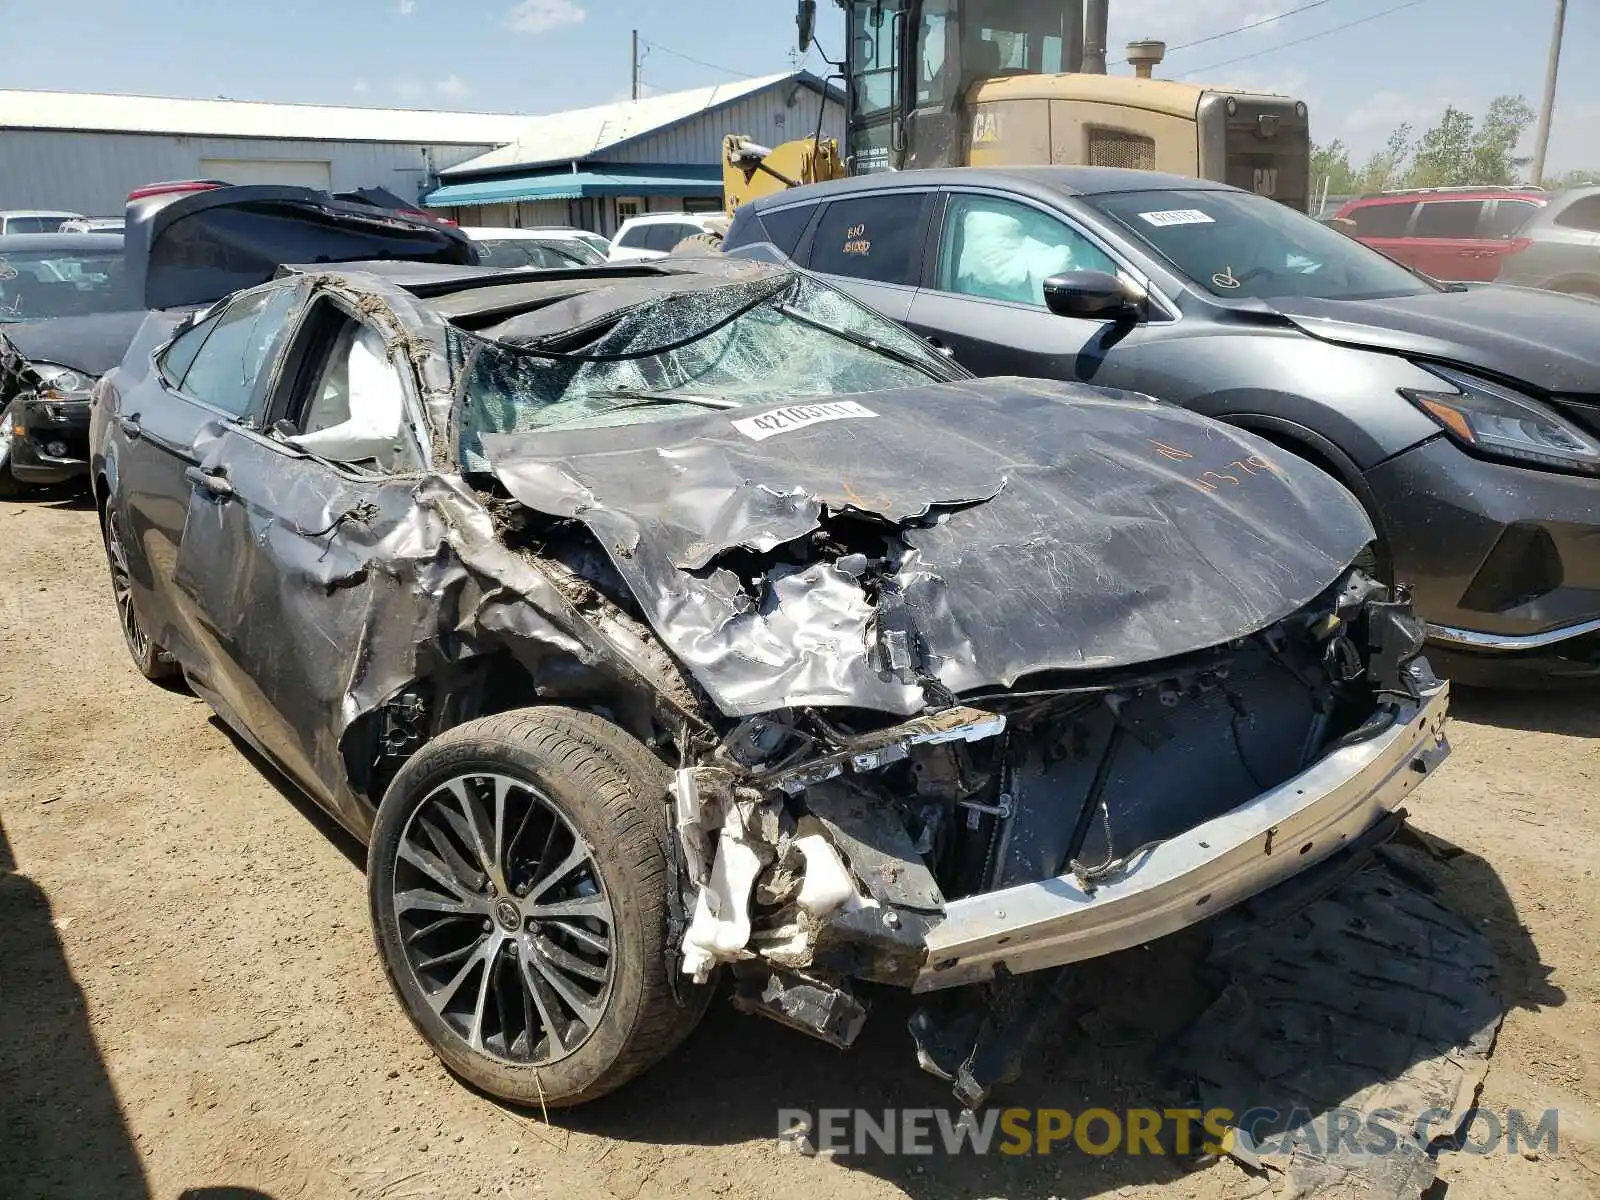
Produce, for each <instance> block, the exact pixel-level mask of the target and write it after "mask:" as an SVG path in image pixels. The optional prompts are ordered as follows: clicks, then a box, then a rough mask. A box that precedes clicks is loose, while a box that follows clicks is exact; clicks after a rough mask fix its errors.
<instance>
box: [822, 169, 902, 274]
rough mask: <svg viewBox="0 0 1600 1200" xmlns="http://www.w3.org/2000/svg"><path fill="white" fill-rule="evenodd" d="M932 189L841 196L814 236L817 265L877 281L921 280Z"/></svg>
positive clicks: (823, 215)
mask: <svg viewBox="0 0 1600 1200" xmlns="http://www.w3.org/2000/svg"><path fill="white" fill-rule="evenodd" d="M928 195H929V193H926V192H891V193H887V194H884V195H876V196H861V197H858V198H855V199H850V200H835V201H834V202H833V203H832V204H830V205H828V209H827V211H826V212H824V213H823V214H822V220H821V221H820V222H818V224H817V232H816V235H815V236H814V237H813V238H812V239H811V269H812V270H813V271H821V272H822V273H823V274H825V275H843V276H845V277H847V278H850V279H866V280H871V281H872V282H874V283H900V284H910V283H915V282H916V281H917V277H918V274H919V270H918V268H919V266H920V264H919V263H918V261H917V260H918V257H919V252H920V251H921V249H922V237H921V235H922V212H923V209H924V207H925V206H926V204H927V201H928Z"/></svg>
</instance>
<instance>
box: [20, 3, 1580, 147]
mask: <svg viewBox="0 0 1600 1200" xmlns="http://www.w3.org/2000/svg"><path fill="white" fill-rule="evenodd" d="M1402 2H1403V0H1325V2H1324V3H1322V4H1320V5H1318V6H1316V7H1315V8H1313V9H1312V10H1311V11H1308V12H1304V13H1300V14H1297V15H1292V16H1286V17H1284V18H1283V19H1282V20H1279V21H1275V22H1272V23H1269V24H1266V25H1264V26H1262V27H1261V28H1259V29H1255V30H1250V31H1248V32H1244V33H1240V34H1237V35H1236V36H1232V37H1227V38H1223V39H1220V40H1217V41H1213V42H1210V43H1209V44H1207V45H1204V46H1197V47H1194V48H1192V49H1188V50H1177V51H1174V52H1173V53H1172V54H1171V56H1170V57H1169V58H1168V61H1167V63H1166V64H1165V65H1164V66H1163V67H1162V68H1161V73H1162V74H1164V75H1174V76H1176V75H1183V74H1185V73H1188V72H1192V71H1201V72H1203V74H1202V75H1197V76H1194V78H1200V79H1204V80H1206V81H1210V82H1219V83H1239V84H1245V85H1251V86H1256V87H1265V88H1270V89H1272V90H1276V91H1285V92H1289V93H1292V94H1295V95H1298V96H1300V97H1302V98H1303V99H1305V100H1306V101H1307V102H1308V103H1309V104H1310V105H1311V108H1312V120H1313V129H1314V134H1315V136H1316V137H1317V140H1318V141H1327V140H1329V139H1331V138H1333V137H1340V138H1343V139H1344V140H1345V142H1346V143H1347V144H1349V145H1351V146H1352V147H1353V149H1354V151H1355V154H1356V156H1357V157H1358V158H1359V157H1361V156H1363V155H1364V154H1366V153H1368V152H1370V151H1372V150H1374V149H1376V148H1377V147H1378V146H1380V145H1381V144H1382V142H1383V139H1384V138H1385V136H1386V135H1387V134H1388V132H1389V130H1390V129H1392V128H1393V127H1394V126H1395V125H1396V124H1397V123H1399V122H1400V121H1411V122H1412V123H1413V124H1415V125H1418V126H1419V127H1422V126H1426V125H1428V124H1431V123H1432V122H1433V121H1434V120H1435V119H1436V118H1437V116H1438V114H1439V112H1440V111H1442V110H1443V108H1444V106H1445V104H1446V103H1452V102H1453V103H1455V104H1456V105H1458V106H1460V107H1464V108H1466V109H1468V110H1470V111H1472V112H1474V113H1478V112H1481V111H1482V110H1483V108H1484V107H1485V106H1486V105H1487V103H1488V101H1489V100H1491V99H1492V98H1493V97H1494V96H1496V95H1499V94H1501V93H1505V92H1520V93H1522V94H1523V95H1525V96H1526V97H1527V98H1528V100H1529V101H1530V102H1531V103H1533V104H1534V105H1535V106H1537V104H1538V101H1539V94H1540V90H1541V88H1542V86H1543V72H1544V64H1545V55H1546V51H1547V49H1548V46H1549V38H1550V26H1551V21H1552V17H1553V13H1554V3H1553V0H1527V2H1525V3H1521V4H1514V5H1513V4H1508V3H1506V0H1412V3H1411V6H1410V7H1408V8H1405V9H1404V10H1402V11H1399V12H1395V13H1392V14H1389V15H1386V16H1381V17H1378V18H1377V19H1375V20H1373V21H1371V22H1370V23H1367V24H1364V25H1360V26H1358V27H1356V28H1352V29H1349V30H1347V31H1343V32H1336V33H1332V34H1330V35H1329V36H1326V37H1319V38H1316V39H1314V40H1311V41H1307V42H1305V43H1304V44H1303V45H1297V46H1285V43H1288V42H1291V41H1294V40H1296V39H1299V38H1304V37H1307V36H1308V35H1312V34H1317V33H1319V32H1321V31H1323V30H1330V29H1333V28H1334V27H1335V26H1339V25H1342V24H1345V23H1347V22H1350V21H1354V20H1357V19H1360V18H1362V17H1366V16H1369V15H1372V14H1377V13H1381V12H1383V11H1384V10H1385V9H1390V8H1393V7H1395V6H1396V5H1398V4H1400V3H1402ZM1305 3H1307V0H1207V2H1206V3H1203V4H1202V3H1199V2H1197V0H1189V2H1188V3H1184V2H1181V0H1112V30H1111V42H1112V46H1113V47H1114V48H1115V47H1119V46H1121V45H1122V44H1124V43H1126V42H1127V41H1129V40H1131V39H1132V38H1135V37H1161V38H1165V39H1166V41H1167V42H1168V43H1169V44H1170V45H1174V46H1176V45H1177V44H1179V43H1182V42H1188V41H1192V40H1195V39H1198V38H1203V37H1207V36H1210V35H1212V34H1216V33H1221V32H1224V31H1226V30H1229V29H1235V28H1237V27H1239V26H1242V25H1245V24H1248V23H1251V22H1253V21H1259V20H1261V19H1263V18H1265V17H1271V16H1274V15H1276V14H1280V13H1286V12H1288V11H1289V10H1291V9H1294V8H1297V7H1301V6H1302V5H1304V4H1305ZM822 7H823V9H824V10H825V16H824V20H823V23H822V25H821V30H822V33H823V44H824V45H825V46H826V47H827V48H828V49H829V50H830V51H831V52H834V53H837V52H838V51H839V49H840V47H841V36H840V32H839V27H840V21H839V18H838V16H837V10H836V9H834V8H833V6H832V5H831V4H830V3H829V2H828V0H823V4H822ZM1569 8H1570V12H1569V15H1568V20H1567V38H1566V52H1565V57H1564V63H1563V65H1564V71H1563V76H1562V81H1561V91H1560V96H1559V102H1558V106H1557V112H1556V123H1555V129H1554V135H1553V138H1552V145H1551V167H1552V169H1555V170H1562V169H1568V168H1573V167H1595V168H1600V72H1595V71H1594V70H1593V67H1592V64H1593V62H1594V60H1595V57H1596V52H1597V51H1600V2H1597V0H1575V2H1574V3H1571V4H1570V5H1569ZM635 27H637V28H638V29H639V30H640V32H641V36H642V37H643V38H644V39H645V40H646V43H647V46H648V53H647V55H646V58H645V62H644V72H643V74H644V79H645V81H646V83H647V85H648V86H649V88H650V89H652V90H654V91H673V90H677V89H680V88H687V87H697V86H702V85H705V84H708V83H713V82H716V81H719V80H727V79H731V78H734V77H735V76H734V74H733V72H739V73H743V74H748V75H759V74H765V73H768V72H772V71H781V70H784V69H785V68H786V67H787V66H788V65H789V63H790V54H789V51H790V48H791V46H792V44H793V34H794V6H793V2H792V0H671V2H668V0H270V2H268V3H251V2H239V0H0V30H3V31H4V38H5V41H6V43H7V44H8V46H9V47H10V50H11V52H10V53H7V54H6V55H5V56H4V62H5V65H4V66H3V67H0V87H21V88H54V89H63V90H72V89H84V90H95V91H110V92H138V93H146V94H152V95H169V96H229V97H232V98H234V99H241V100H246V99H247V100H276V101H302V102H310V103H323V104H363V105H375V106H385V107H436V108H462V109H477V110H489V111H508V112H530V113H531V112H551V111H556V110H559V109H562V108H569V107H578V106H582V105H586V104H601V103H605V102H607V101H609V100H613V99H617V98H620V97H623V96H625V95H626V94H627V88H628V49H629V46H628V35H629V30H630V29H633V28H635ZM1279 47H1282V48H1281V49H1280V48H1279ZM20 48H34V49H37V50H40V51H41V52H39V53H31V52H30V53H17V50H18V49H20ZM1244 55H1255V56H1256V57H1251V58H1249V59H1248V60H1247V61H1242V62H1237V63H1228V62H1227V60H1229V59H1234V58H1239V57H1241V56H1244ZM681 56H687V58H685V57H681ZM1113 57H1114V58H1115V57H1117V54H1116V53H1115V51H1114V52H1113ZM691 59H698V60H700V61H699V62H694V61H690V60H691ZM810 65H812V66H813V67H815V66H816V65H817V62H816V59H815V58H813V59H812V60H811V64H810ZM1212 67H1214V68H1215V69H1212V70H1206V69H1207V68H1212Z"/></svg>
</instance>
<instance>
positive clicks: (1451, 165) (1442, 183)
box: [1408, 104, 1480, 187]
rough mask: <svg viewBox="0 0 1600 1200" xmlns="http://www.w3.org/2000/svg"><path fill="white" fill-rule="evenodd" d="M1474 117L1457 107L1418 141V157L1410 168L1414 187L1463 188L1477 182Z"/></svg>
mask: <svg viewBox="0 0 1600 1200" xmlns="http://www.w3.org/2000/svg"><path fill="white" fill-rule="evenodd" d="M1473 151H1474V141H1473V136H1472V118H1471V117H1470V116H1469V115H1468V114H1466V113H1464V112H1462V111H1461V110H1460V109H1459V108H1457V107H1456V106H1455V105H1454V104H1451V105H1448V106H1447V107H1446V108H1445V110H1444V115H1443V116H1442V117H1440V118H1439V123H1438V124H1437V125H1435V126H1434V127H1433V128H1432V129H1430V130H1428V131H1427V132H1426V133H1424V134H1423V135H1422V136H1421V137H1420V138H1418V139H1417V157H1416V161H1415V163H1414V164H1413V165H1412V168H1411V178H1410V179H1409V180H1408V183H1409V185H1410V186H1411V187H1461V186H1463V185H1465V184H1469V183H1477V182H1480V181H1479V180H1476V179H1474V178H1473V177H1472V176H1473V173H1474V172H1475V171H1476V169H1477V168H1476V164H1475V162H1474V154H1473Z"/></svg>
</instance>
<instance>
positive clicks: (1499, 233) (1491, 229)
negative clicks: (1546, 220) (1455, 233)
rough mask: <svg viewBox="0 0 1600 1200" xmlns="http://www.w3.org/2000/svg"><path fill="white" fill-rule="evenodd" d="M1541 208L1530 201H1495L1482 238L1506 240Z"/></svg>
mask: <svg viewBox="0 0 1600 1200" xmlns="http://www.w3.org/2000/svg"><path fill="white" fill-rule="evenodd" d="M1542 207H1543V206H1542V205H1540V204H1536V203H1534V202H1533V201H1532V200H1497V201H1495V205H1494V211H1493V212H1492V213H1490V214H1489V219H1488V221H1487V222H1486V224H1487V226H1488V228H1487V229H1485V231H1484V235H1483V236H1484V237H1491V238H1508V237H1512V236H1514V235H1515V234H1516V232H1517V230H1519V229H1521V228H1522V227H1523V226H1524V225H1526V224H1527V223H1528V222H1529V221H1531V220H1532V219H1533V216H1534V214H1535V213H1537V212H1538V211H1539V209H1540V208H1542Z"/></svg>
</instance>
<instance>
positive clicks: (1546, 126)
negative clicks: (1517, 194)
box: [1532, 0, 1567, 185]
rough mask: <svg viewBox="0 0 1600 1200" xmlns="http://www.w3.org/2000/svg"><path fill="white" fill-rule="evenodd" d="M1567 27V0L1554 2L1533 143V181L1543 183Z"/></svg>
mask: <svg viewBox="0 0 1600 1200" xmlns="http://www.w3.org/2000/svg"><path fill="white" fill-rule="evenodd" d="M1566 27H1567V0H1556V31H1555V33H1554V34H1553V35H1551V38H1550V69H1549V71H1548V72H1547V73H1546V75H1545V78H1544V107H1542V108H1541V109H1540V110H1539V132H1538V133H1537V134H1535V135H1534V141H1533V179H1532V182H1533V183H1535V184H1541V185H1542V184H1543V183H1544V158H1545V154H1546V153H1547V152H1548V151H1549V149H1550V122H1551V119H1552V118H1553V117H1554V116H1555V111H1556V72H1557V71H1558V69H1559V68H1560V66H1561V38H1562V35H1563V34H1564V33H1565V32H1566Z"/></svg>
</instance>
